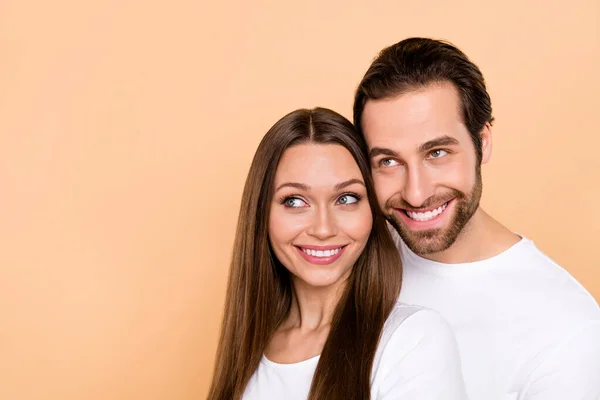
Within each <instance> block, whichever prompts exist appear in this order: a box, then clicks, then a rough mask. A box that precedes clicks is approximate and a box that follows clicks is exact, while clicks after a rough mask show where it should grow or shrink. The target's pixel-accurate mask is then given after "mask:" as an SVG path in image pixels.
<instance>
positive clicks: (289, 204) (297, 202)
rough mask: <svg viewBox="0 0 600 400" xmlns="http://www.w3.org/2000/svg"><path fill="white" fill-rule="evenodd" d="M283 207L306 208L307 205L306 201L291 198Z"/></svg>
mask: <svg viewBox="0 0 600 400" xmlns="http://www.w3.org/2000/svg"><path fill="white" fill-rule="evenodd" d="M283 205H285V206H286V207H289V208H298V207H305V206H306V203H305V202H304V200H301V199H299V198H297V197H289V198H287V199H286V200H285V201H284V202H283Z"/></svg>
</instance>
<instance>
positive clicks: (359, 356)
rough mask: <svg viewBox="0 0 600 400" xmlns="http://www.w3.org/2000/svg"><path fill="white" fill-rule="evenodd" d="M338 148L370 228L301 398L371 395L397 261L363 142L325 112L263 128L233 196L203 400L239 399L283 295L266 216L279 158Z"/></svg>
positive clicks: (394, 292) (285, 287) (280, 315)
mask: <svg viewBox="0 0 600 400" xmlns="http://www.w3.org/2000/svg"><path fill="white" fill-rule="evenodd" d="M307 142H312V143H319V144H337V145H340V146H343V147H344V148H346V149H347V150H348V151H349V152H350V154H352V156H353V157H354V159H355V160H356V163H357V164H358V166H359V168H360V171H361V173H362V176H363V179H364V181H365V185H366V188H367V197H368V201H369V204H370V206H371V210H372V214H373V228H372V231H371V234H370V237H369V239H368V242H367V245H366V247H365V250H364V251H363V253H362V254H361V255H360V256H359V258H358V260H357V261H356V264H355V265H354V267H353V269H352V272H351V274H350V277H349V278H348V282H347V284H346V287H345V291H344V294H343V295H342V296H341V300H340V302H339V303H338V305H337V307H336V310H335V312H334V316H333V321H332V324H331V328H330V332H329V336H328V338H327V341H326V342H325V345H324V347H323V351H322V353H321V356H320V359H319V363H318V365H317V368H316V371H315V375H314V377H313V381H312V386H311V390H310V395H309V399H310V400H317V399H318V400H322V399H327V400H352V399H356V400H365V399H369V398H370V381H371V369H372V365H373V359H374V357H375V352H376V349H377V344H378V342H379V337H380V335H381V331H382V329H383V326H384V323H385V321H386V319H387V317H388V315H389V314H390V312H391V310H392V308H393V307H394V304H395V302H396V299H397V297H398V294H399V291H400V285H401V278H402V269H401V263H400V257H399V255H398V252H397V250H396V248H395V246H394V243H393V241H392V238H391V236H390V233H389V231H388V229H387V226H386V222H385V219H384V217H383V215H382V213H381V211H380V209H379V207H378V205H377V200H376V198H375V191H374V187H373V181H372V178H371V172H370V167H369V162H368V158H367V155H366V144H365V143H364V140H363V139H362V138H361V137H360V136H359V135H358V134H357V133H356V131H355V129H354V127H353V125H352V124H351V123H350V121H348V120H347V119H346V118H344V117H343V116H341V115H339V114H337V113H335V112H334V111H331V110H328V109H324V108H316V109H313V110H306V109H301V110H296V111H294V112H292V113H290V114H288V115H286V116H285V117H283V118H282V119H280V120H279V121H278V122H277V123H276V124H275V125H273V127H272V128H271V129H270V130H269V132H267V134H266V135H265V137H264V138H263V140H262V141H261V143H260V145H259V146H258V150H257V151H256V154H255V156H254V159H253V161H252V165H251V167H250V172H249V173H248V178H247V179H246V185H245V187H244V192H243V196H242V204H241V207H240V214H239V220H238V226H237V233H236V236H235V242H234V248H233V257H232V261H231V269H230V272H229V282H228V286H227V294H226V300H225V312H224V318H223V324H222V327H221V337H220V341H219V347H218V350H217V355H216V361H215V370H214V377H213V381H212V385H211V388H210V392H209V396H208V399H209V400H239V399H241V397H242V395H243V393H244V390H245V388H246V385H247V384H248V381H249V380H250V378H251V376H252V374H253V373H254V372H255V371H256V369H257V368H258V365H259V363H260V360H261V357H262V356H263V353H264V351H265V349H266V347H267V344H268V343H269V340H270V339H271V336H272V335H273V333H274V332H275V330H276V329H277V327H278V325H279V324H280V323H281V322H282V321H283V320H284V318H285V317H286V315H287V313H288V311H289V309H290V304H291V299H292V287H291V281H290V277H289V272H288V271H287V269H286V268H285V267H284V266H283V265H281V263H280V262H279V261H278V260H277V258H276V257H275V255H274V253H273V251H272V250H271V247H270V244H269V232H268V226H269V210H270V207H271V201H272V197H273V191H274V187H273V185H274V179H275V172H276V170H277V166H278V164H279V160H280V159H281V156H282V155H283V153H284V152H285V150H287V149H288V148H289V147H291V146H294V145H297V144H300V143H307Z"/></svg>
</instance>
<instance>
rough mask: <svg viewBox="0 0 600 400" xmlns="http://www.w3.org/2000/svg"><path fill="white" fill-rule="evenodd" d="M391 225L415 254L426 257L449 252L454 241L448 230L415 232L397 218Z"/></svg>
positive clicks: (436, 229) (392, 220) (438, 229)
mask: <svg viewBox="0 0 600 400" xmlns="http://www.w3.org/2000/svg"><path fill="white" fill-rule="evenodd" d="M390 223H391V224H392V226H393V227H394V228H395V229H396V232H398V235H400V238H401V239H402V241H403V242H404V243H405V244H406V246H408V248H409V249H410V250H412V252H413V253H416V254H420V255H426V254H435V253H439V252H441V251H444V250H447V249H448V248H449V247H450V246H452V244H453V243H454V240H450V238H449V237H448V236H449V235H448V233H449V232H447V231H446V230H444V229H442V228H435V229H428V230H419V231H413V230H410V229H409V228H408V227H406V226H404V225H403V224H402V223H400V222H399V221H397V220H396V219H395V218H390Z"/></svg>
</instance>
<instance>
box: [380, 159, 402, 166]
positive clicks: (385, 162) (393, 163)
mask: <svg viewBox="0 0 600 400" xmlns="http://www.w3.org/2000/svg"><path fill="white" fill-rule="evenodd" d="M379 164H380V165H381V166H383V167H394V166H396V165H398V161H396V160H394V159H393V158H384V159H383V160H381V161H380V162H379Z"/></svg>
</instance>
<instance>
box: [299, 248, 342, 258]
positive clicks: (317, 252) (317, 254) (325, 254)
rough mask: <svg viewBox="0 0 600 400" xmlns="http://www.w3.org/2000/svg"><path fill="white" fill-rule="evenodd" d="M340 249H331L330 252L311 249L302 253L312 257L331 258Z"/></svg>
mask: <svg viewBox="0 0 600 400" xmlns="http://www.w3.org/2000/svg"><path fill="white" fill-rule="evenodd" d="M341 249H342V248H341V247H340V248H338V249H331V250H311V249H302V251H303V252H305V253H306V254H308V255H309V256H313V257H331V256H334V255H336V254H337V253H339V252H340V250H341Z"/></svg>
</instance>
